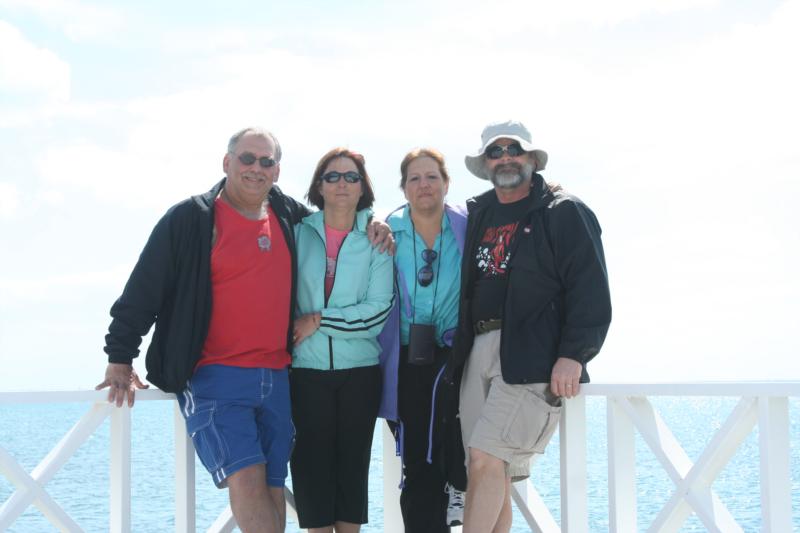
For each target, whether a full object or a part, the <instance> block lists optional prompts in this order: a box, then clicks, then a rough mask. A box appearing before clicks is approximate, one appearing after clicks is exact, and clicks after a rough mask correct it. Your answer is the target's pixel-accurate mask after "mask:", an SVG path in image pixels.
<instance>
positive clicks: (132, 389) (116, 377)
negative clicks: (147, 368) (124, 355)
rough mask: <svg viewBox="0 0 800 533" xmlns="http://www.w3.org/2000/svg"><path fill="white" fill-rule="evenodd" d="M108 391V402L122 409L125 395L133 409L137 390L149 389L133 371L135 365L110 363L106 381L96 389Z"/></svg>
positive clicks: (107, 368)
mask: <svg viewBox="0 0 800 533" xmlns="http://www.w3.org/2000/svg"><path fill="white" fill-rule="evenodd" d="M106 387H110V388H109V390H108V402H109V403H114V402H116V404H117V407H122V402H123V401H124V400H125V395H126V394H127V396H128V407H133V402H134V398H135V396H136V389H147V388H149V387H150V385H146V384H145V383H143V382H142V380H141V379H139V375H138V374H137V373H136V371H135V370H134V369H133V365H126V364H124V363H108V366H107V367H106V379H105V380H104V381H103V382H102V383H100V384H99V385H97V386H96V387H95V390H100V389H105V388H106Z"/></svg>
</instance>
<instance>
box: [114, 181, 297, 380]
mask: <svg viewBox="0 0 800 533" xmlns="http://www.w3.org/2000/svg"><path fill="white" fill-rule="evenodd" d="M224 184H225V180H224V179H223V180H222V181H220V182H219V183H217V184H216V185H215V186H214V187H213V188H212V189H211V190H210V191H208V192H207V193H205V194H203V195H198V196H192V197H191V198H189V199H187V200H184V201H183V202H181V203H179V204H177V205H174V206H173V207H171V208H170V209H169V210H168V211H167V213H166V214H165V215H164V216H163V217H162V218H161V220H160V221H159V222H158V224H156V227H155V228H154V229H153V232H152V233H151V234H150V238H149V239H148V241H147V244H146V245H145V247H144V249H143V250H142V253H141V255H140V256H139V260H138V261H137V263H136V266H135V267H134V268H133V272H131V276H130V278H129V279H128V283H127V284H126V285H125V289H124V290H123V292H122V296H120V297H119V299H118V300H117V301H116V302H115V303H114V305H113V306H112V307H111V317H112V321H111V325H110V326H109V327H108V335H106V346H105V352H106V353H107V354H108V362H109V363H128V364H130V363H131V361H132V360H133V358H134V357H136V356H138V355H139V344H141V342H142V337H143V336H144V335H146V334H147V332H148V331H149V330H150V327H151V326H152V325H153V323H154V322H155V325H156V328H155V331H154V332H153V338H152V340H151V341H150V346H149V348H148V349H147V357H146V360H145V365H146V367H147V380H148V381H149V382H151V383H152V384H154V385H155V386H157V387H158V388H159V389H161V390H164V391H166V392H180V391H182V390H183V389H184V388H185V387H186V381H187V380H188V379H189V378H190V377H191V375H192V372H193V371H194V367H195V365H196V364H197V361H198V360H199V359H200V354H201V350H202V348H203V344H204V343H205V340H206V335H207V334H208V325H209V320H210V318H211V235H212V230H213V227H214V200H215V199H216V197H217V196H218V195H219V192H220V191H221V190H222V187H223V185H224ZM269 201H270V206H271V207H272V209H273V211H274V212H275V214H276V215H277V217H278V220H279V222H280V226H281V230H283V236H284V238H285V239H286V245H287V246H288V248H289V254H290V255H291V260H292V292H291V294H292V297H291V304H290V309H287V311H288V312H289V316H290V317H294V302H295V291H296V287H295V279H296V278H297V251H296V250H295V245H294V234H293V229H292V228H293V226H294V224H296V223H297V222H299V221H300V220H301V219H302V218H303V217H304V216H306V215H308V214H309V213H310V211H309V210H308V208H306V207H305V206H304V205H302V204H300V203H298V202H297V201H295V200H294V199H292V198H290V197H288V196H286V195H284V194H283V193H281V191H280V189H278V187H276V186H273V187H272V190H271V191H270V193H269ZM277 282H279V283H280V282H282V281H280V280H279V281H277ZM292 328H293V324H292V322H291V318H290V323H289V330H288V331H287V332H286V345H287V349H289V350H291V347H292Z"/></svg>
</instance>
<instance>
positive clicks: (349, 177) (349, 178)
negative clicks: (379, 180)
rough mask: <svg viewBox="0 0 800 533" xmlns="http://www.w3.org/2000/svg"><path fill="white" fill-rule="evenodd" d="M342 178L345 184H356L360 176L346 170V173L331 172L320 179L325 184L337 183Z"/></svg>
mask: <svg viewBox="0 0 800 533" xmlns="http://www.w3.org/2000/svg"><path fill="white" fill-rule="evenodd" d="M342 178H344V181H346V182H347V183H358V182H359V181H361V174H359V173H358V172H355V171H353V170H348V171H347V172H336V171H335V170H332V171H330V172H326V173H325V174H323V175H322V179H323V180H324V181H325V182H326V183H339V180H340V179H342Z"/></svg>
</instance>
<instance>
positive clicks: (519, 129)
mask: <svg viewBox="0 0 800 533" xmlns="http://www.w3.org/2000/svg"><path fill="white" fill-rule="evenodd" d="M497 139H512V140H515V141H517V142H518V143H519V145H520V146H521V147H522V149H523V150H525V151H526V152H533V155H534V156H535V157H536V170H537V171H539V170H544V167H545V165H547V152H545V151H544V150H537V149H536V148H534V147H533V144H532V143H531V132H529V131H528V128H526V127H525V125H524V124H523V123H522V122H519V121H517V120H507V121H505V122H495V123H493V124H489V125H488V126H486V127H485V128H483V133H481V147H480V149H479V150H478V153H476V154H475V155H468V156H466V157H465V158H464V162H465V163H466V164H467V169H468V170H469V171H470V172H472V173H473V174H475V175H476V176H478V177H479V178H481V179H484V180H485V179H489V178H488V177H486V173H485V172H484V165H483V153H484V152H485V151H486V149H487V148H488V147H489V146H491V144H492V143H493V142H495V141H496V140H497Z"/></svg>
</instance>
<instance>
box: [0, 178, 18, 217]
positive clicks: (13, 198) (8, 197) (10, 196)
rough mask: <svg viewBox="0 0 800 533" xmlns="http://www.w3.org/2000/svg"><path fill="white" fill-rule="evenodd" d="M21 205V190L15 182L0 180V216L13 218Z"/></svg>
mask: <svg viewBox="0 0 800 533" xmlns="http://www.w3.org/2000/svg"><path fill="white" fill-rule="evenodd" d="M18 207H19V191H17V187H16V186H15V185H14V184H13V183H5V182H2V181H0V218H12V217H13V216H14V215H15V214H16V212H17V208H18Z"/></svg>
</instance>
